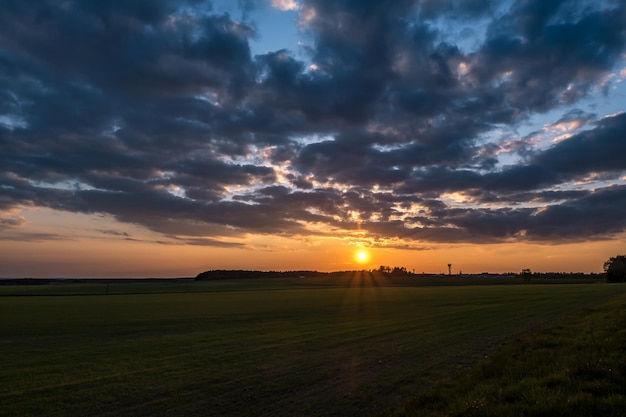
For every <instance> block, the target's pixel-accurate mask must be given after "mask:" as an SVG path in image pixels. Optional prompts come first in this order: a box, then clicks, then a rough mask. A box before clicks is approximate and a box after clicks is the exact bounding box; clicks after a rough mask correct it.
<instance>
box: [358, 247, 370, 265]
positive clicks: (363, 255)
mask: <svg viewBox="0 0 626 417" xmlns="http://www.w3.org/2000/svg"><path fill="white" fill-rule="evenodd" d="M367 258H368V256H367V252H365V251H364V250H362V249H361V250H359V251H358V252H357V253H356V260H357V261H359V262H361V263H363V262H366V261H367Z"/></svg>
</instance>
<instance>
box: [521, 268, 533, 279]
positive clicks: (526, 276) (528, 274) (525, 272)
mask: <svg viewBox="0 0 626 417" xmlns="http://www.w3.org/2000/svg"><path fill="white" fill-rule="evenodd" d="M521 275H522V278H524V281H526V282H528V281H530V277H531V276H532V272H530V269H528V268H526V269H522V274H521Z"/></svg>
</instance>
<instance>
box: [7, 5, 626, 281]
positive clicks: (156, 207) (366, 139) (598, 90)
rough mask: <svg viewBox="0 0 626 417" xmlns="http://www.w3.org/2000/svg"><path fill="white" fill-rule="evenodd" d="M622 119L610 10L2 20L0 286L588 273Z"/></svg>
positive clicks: (625, 136) (16, 13) (619, 242)
mask: <svg viewBox="0 0 626 417" xmlns="http://www.w3.org/2000/svg"><path fill="white" fill-rule="evenodd" d="M625 110H626V4H625V3H624V2H623V1H612V0H551V1H545V0H520V1H496V0H394V1H383V0H378V1H375V0H239V1H235V0H223V1H218V0H216V1H202V0H134V1H132V2H126V1H117V0H3V1H2V2H1V3H0V277H183V276H195V275H196V274H198V273H199V272H202V271H205V270H210V269H255V270H281V271H285V270H319V271H336V270H353V269H373V268H378V267H379V266H380V265H389V266H403V267H406V268H407V269H408V270H410V271H415V272H420V273H421V272H427V273H440V272H447V264H449V263H450V264H452V271H453V273H458V272H463V273H480V272H508V271H512V272H519V271H520V270H521V269H523V268H530V269H531V270H532V271H538V272H539V271H559V272H561V271H562V272H579V271H580V272H601V271H602V265H603V263H604V261H606V260H607V259H608V258H609V257H611V256H615V255H617V254H622V253H625V252H626V112H625ZM359 251H362V252H363V253H364V254H365V255H366V256H363V258H364V259H361V258H360V257H359V256H358V255H357V254H358V253H359Z"/></svg>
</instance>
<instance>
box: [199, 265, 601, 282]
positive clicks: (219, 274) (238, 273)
mask: <svg viewBox="0 0 626 417" xmlns="http://www.w3.org/2000/svg"><path fill="white" fill-rule="evenodd" d="M362 272H367V273H369V274H374V275H377V276H405V277H425V276H428V277H453V278H454V277H457V278H464V277H466V278H470V277H474V278H480V277H485V278H489V277H497V278H506V277H509V278H516V277H523V278H524V279H526V280H528V279H559V278H562V279H594V280H596V279H598V280H599V279H604V274H598V273H591V274H585V273H583V272H532V273H531V272H530V271H527V272H522V273H515V272H507V273H502V274H494V273H488V272H483V273H480V274H452V275H448V274H428V273H421V274H416V273H413V272H409V271H408V270H407V269H406V268H404V267H393V268H391V267H381V268H378V269H374V270H371V271H335V272H319V271H250V270H231V269H215V270H210V271H205V272H201V273H200V274H198V275H197V276H196V278H195V280H197V281H203V280H226V279H255V278H323V277H326V278H345V277H351V276H353V275H354V274H355V273H362Z"/></svg>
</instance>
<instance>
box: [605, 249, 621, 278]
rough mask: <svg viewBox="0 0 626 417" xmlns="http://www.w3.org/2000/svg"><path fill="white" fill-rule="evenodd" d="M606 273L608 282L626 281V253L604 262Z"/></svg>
mask: <svg viewBox="0 0 626 417" xmlns="http://www.w3.org/2000/svg"><path fill="white" fill-rule="evenodd" d="M604 275H605V276H606V280H607V281H608V282H626V255H617V256H612V257H610V258H609V260H608V261H606V262H605V263H604Z"/></svg>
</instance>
